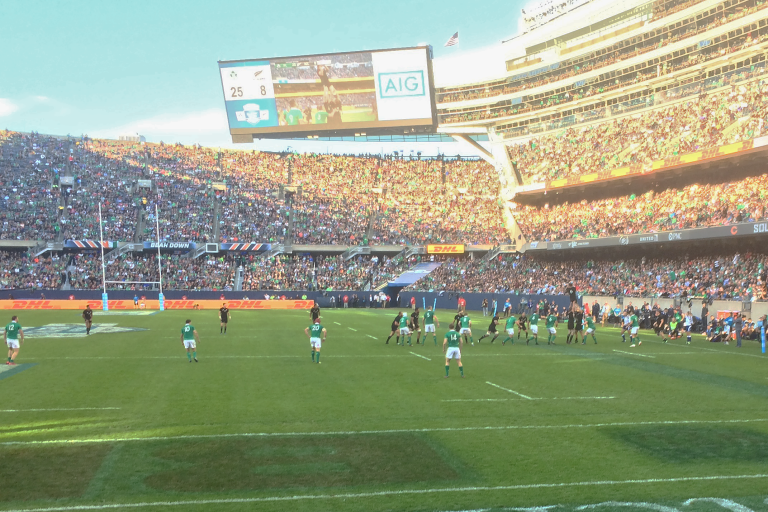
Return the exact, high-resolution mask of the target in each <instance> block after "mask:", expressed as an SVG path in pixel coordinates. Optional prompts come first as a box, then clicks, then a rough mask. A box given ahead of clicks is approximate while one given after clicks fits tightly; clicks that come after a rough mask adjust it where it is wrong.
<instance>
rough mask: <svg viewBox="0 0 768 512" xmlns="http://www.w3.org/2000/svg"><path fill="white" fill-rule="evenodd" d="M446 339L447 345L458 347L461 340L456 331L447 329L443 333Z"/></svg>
mask: <svg viewBox="0 0 768 512" xmlns="http://www.w3.org/2000/svg"><path fill="white" fill-rule="evenodd" d="M445 337H446V339H447V340H448V346H449V347H450V348H459V342H460V341H461V335H460V334H459V333H457V332H456V331H448V332H447V333H446V335H445Z"/></svg>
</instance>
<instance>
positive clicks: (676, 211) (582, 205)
mask: <svg viewBox="0 0 768 512" xmlns="http://www.w3.org/2000/svg"><path fill="white" fill-rule="evenodd" d="M767 187H768V174H762V175H760V176H752V177H748V178H744V179H742V180H739V181H734V182H728V183H720V184H694V185H689V186H687V187H684V188H681V189H674V188H670V189H666V190H661V191H650V192H647V193H645V194H642V195H635V194H632V195H630V196H629V197H626V196H623V197H617V198H611V199H601V200H594V201H587V200H586V199H585V200H582V201H580V202H578V203H562V204H557V205H544V207H538V206H525V205H517V208H516V209H515V210H513V215H514V217H515V219H516V221H517V224H518V226H519V227H520V229H521V231H522V232H523V233H524V234H525V236H526V237H527V238H528V239H529V240H538V241H550V240H565V239H573V238H600V237H606V236H616V235H628V234H634V233H655V232H661V231H672V230H678V229H684V228H696V227H704V226H717V225H724V224H732V223H737V222H753V221H759V220H765V219H766V218H768V210H766V201H765V190H766V188H767Z"/></svg>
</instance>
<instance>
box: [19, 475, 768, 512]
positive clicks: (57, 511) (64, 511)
mask: <svg viewBox="0 0 768 512" xmlns="http://www.w3.org/2000/svg"><path fill="white" fill-rule="evenodd" d="M763 478H768V474H755V475H713V476H686V477H678V478H645V479H638V480H596V481H586V482H557V483H540V484H517V485H499V486H474V487H443V488H434V489H401V490H396V491H394V490H393V491H374V492H360V493H346V494H298V495H293V496H264V497H257V498H222V499H208V500H184V501H154V502H139V503H107V504H101V505H70V506H62V507H46V508H20V509H13V510H7V511H5V512H69V511H76V510H110V509H119V508H147V507H183V506H200V505H224V504H242V503H265V502H279V501H307V500H333V499H361V498H377V497H386V496H403V495H418V494H437V493H447V492H495V491H517V490H524V489H553V488H563V487H595V486H614V485H638V484H669V483H681V482H707V481H717V480H757V479H763ZM611 503H614V502H611Z"/></svg>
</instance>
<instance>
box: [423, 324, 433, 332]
mask: <svg viewBox="0 0 768 512" xmlns="http://www.w3.org/2000/svg"><path fill="white" fill-rule="evenodd" d="M424 332H435V324H425V325H424Z"/></svg>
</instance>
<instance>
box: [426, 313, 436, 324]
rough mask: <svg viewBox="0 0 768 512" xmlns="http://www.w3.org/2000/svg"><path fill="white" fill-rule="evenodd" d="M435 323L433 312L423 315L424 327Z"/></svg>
mask: <svg viewBox="0 0 768 512" xmlns="http://www.w3.org/2000/svg"><path fill="white" fill-rule="evenodd" d="M434 323H435V312H434V311H427V312H426V313H424V325H432V324H434Z"/></svg>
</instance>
